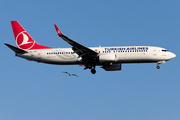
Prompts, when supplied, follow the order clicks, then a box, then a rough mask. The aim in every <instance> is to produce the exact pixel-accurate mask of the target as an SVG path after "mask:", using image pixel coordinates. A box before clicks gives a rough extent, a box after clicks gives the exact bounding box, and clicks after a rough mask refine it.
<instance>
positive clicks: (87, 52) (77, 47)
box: [54, 24, 98, 60]
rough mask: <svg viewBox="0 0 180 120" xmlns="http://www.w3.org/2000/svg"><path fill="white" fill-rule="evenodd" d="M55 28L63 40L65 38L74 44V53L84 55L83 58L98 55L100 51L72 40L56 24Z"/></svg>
mask: <svg viewBox="0 0 180 120" xmlns="http://www.w3.org/2000/svg"><path fill="white" fill-rule="evenodd" d="M54 26H55V29H56V32H57V34H58V35H59V37H61V38H62V39H63V40H65V41H66V42H67V43H69V44H70V45H71V46H72V50H73V51H74V53H76V54H78V55H79V57H82V60H85V59H88V58H96V57H97V56H98V53H97V52H96V51H94V50H92V49H89V48H87V47H85V46H83V45H81V44H79V43H77V42H75V41H74V40H71V39H70V38H68V37H67V36H65V35H63V34H62V32H61V31H60V30H59V28H58V27H57V25H55V24H54Z"/></svg>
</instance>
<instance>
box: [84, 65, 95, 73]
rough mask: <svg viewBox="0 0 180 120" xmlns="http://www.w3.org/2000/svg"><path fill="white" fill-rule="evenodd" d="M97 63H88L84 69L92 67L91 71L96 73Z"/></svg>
mask: <svg viewBox="0 0 180 120" xmlns="http://www.w3.org/2000/svg"><path fill="white" fill-rule="evenodd" d="M95 67H96V66H95V65H87V66H86V67H85V68H84V70H86V69H91V73H92V74H95V73H96V69H95Z"/></svg>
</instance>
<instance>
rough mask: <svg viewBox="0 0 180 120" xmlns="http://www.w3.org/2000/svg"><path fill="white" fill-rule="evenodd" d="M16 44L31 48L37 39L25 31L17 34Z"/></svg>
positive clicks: (20, 46)
mask: <svg viewBox="0 0 180 120" xmlns="http://www.w3.org/2000/svg"><path fill="white" fill-rule="evenodd" d="M16 44H17V46H18V47H19V48H21V49H30V48H32V47H33V46H34V44H35V41H34V40H33V39H32V38H31V37H30V36H29V35H28V33H27V32H26V31H23V32H20V33H19V34H18V35H17V36H16Z"/></svg>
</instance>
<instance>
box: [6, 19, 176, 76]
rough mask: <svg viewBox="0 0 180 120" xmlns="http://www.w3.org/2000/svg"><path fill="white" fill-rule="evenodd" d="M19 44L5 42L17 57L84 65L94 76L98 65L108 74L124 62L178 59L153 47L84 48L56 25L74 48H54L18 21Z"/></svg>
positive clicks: (57, 29)
mask: <svg viewBox="0 0 180 120" xmlns="http://www.w3.org/2000/svg"><path fill="white" fill-rule="evenodd" d="M11 25H12V29H13V32H14V37H15V41H16V45H17V47H15V46H12V45H10V44H7V43H5V45H6V46H7V47H9V48H10V49H12V50H13V51H14V52H15V54H16V56H18V57H21V58H25V59H27V60H30V61H37V62H42V63H48V64H56V65H84V66H85V68H84V69H91V73H92V74H95V73H96V70H95V67H96V66H101V67H102V68H103V69H105V70H106V71H116V70H121V64H123V63H157V69H159V68H160V66H159V64H163V63H166V61H168V60H171V59H173V58H175V57H176V55H175V54H174V53H172V52H169V51H168V50H167V49H164V48H161V47H153V46H117V47H100V46H99V47H89V48H88V47H85V46H83V45H81V44H79V43H77V42H75V41H74V40H71V39H70V38H68V37H66V36H65V35H63V34H62V32H61V31H60V30H59V28H58V27H57V26H56V25H54V26H55V29H56V32H57V34H58V36H59V37H61V38H62V39H63V40H65V41H66V42H67V43H69V44H70V45H71V46H72V47H71V48H51V47H46V46H43V45H39V44H37V43H36V42H35V41H34V40H33V39H32V37H31V36H30V35H29V34H28V33H27V31H26V30H25V29H24V28H23V27H22V26H21V25H20V24H19V23H18V22H17V21H11Z"/></svg>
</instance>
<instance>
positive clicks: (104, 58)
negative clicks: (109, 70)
mask: <svg viewBox="0 0 180 120" xmlns="http://www.w3.org/2000/svg"><path fill="white" fill-rule="evenodd" d="M115 59H116V55H115V54H101V55H100V56H99V62H115Z"/></svg>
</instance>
